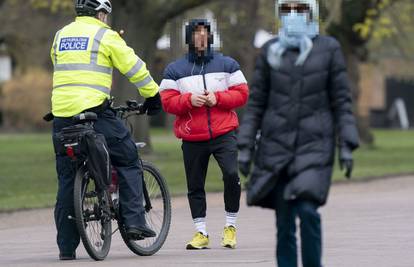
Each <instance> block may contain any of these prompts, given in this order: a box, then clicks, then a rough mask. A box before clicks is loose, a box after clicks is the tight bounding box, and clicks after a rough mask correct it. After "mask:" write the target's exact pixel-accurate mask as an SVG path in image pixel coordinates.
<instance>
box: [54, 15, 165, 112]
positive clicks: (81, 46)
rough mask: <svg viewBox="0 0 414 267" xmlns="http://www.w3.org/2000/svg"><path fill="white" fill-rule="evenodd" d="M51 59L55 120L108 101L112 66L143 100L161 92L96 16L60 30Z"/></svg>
mask: <svg viewBox="0 0 414 267" xmlns="http://www.w3.org/2000/svg"><path fill="white" fill-rule="evenodd" d="M51 57H52V61H53V65H54V73H53V92H52V113H53V115H54V116H56V117H71V116H74V115H76V114H78V113H80V112H82V111H84V110H85V109H89V108H92V107H96V106H99V105H100V104H102V103H103V101H104V100H105V99H107V98H109V97H110V91H111V85H112V70H113V67H115V68H117V69H118V70H119V71H120V72H121V73H122V74H124V75H125V76H127V77H128V79H129V81H130V82H131V83H133V84H134V85H135V86H136V87H137V88H138V89H139V93H140V94H141V95H142V96H143V97H145V98H148V97H152V96H154V95H156V94H157V92H158V90H159V88H158V85H157V84H156V83H155V82H154V80H153V79H152V77H151V75H150V73H149V71H148V70H147V68H146V64H145V63H144V62H143V61H142V60H141V59H140V58H139V57H138V56H137V55H135V53H134V50H133V49H132V48H130V47H128V46H127V44H126V43H125V41H124V40H123V39H122V38H121V36H119V34H118V33H117V32H115V31H113V30H111V29H110V27H109V26H108V25H106V24H105V23H103V22H101V21H100V20H98V19H95V18H93V17H77V18H76V20H75V22H72V23H71V24H69V25H67V26H65V27H64V28H62V29H61V30H60V31H58V32H57V33H56V35H55V39H54V42H53V46H52V49H51Z"/></svg>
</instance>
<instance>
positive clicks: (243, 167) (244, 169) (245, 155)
mask: <svg viewBox="0 0 414 267" xmlns="http://www.w3.org/2000/svg"><path fill="white" fill-rule="evenodd" d="M251 160H252V152H251V151H250V149H247V148H245V149H242V150H240V151H239V154H238V158H237V161H238V163H239V170H240V172H241V174H243V176H244V177H247V176H248V175H249V174H250V164H251Z"/></svg>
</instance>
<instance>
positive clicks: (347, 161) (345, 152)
mask: <svg viewBox="0 0 414 267" xmlns="http://www.w3.org/2000/svg"><path fill="white" fill-rule="evenodd" d="M339 167H340V169H341V171H342V170H343V169H345V177H346V178H348V179H351V175H352V169H353V167H354V161H353V159H352V150H351V149H350V148H349V147H348V146H346V145H343V146H340V147H339Z"/></svg>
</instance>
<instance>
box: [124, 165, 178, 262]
mask: <svg viewBox="0 0 414 267" xmlns="http://www.w3.org/2000/svg"><path fill="white" fill-rule="evenodd" d="M142 167H143V177H144V183H143V185H144V186H145V188H144V195H146V196H144V207H145V211H146V212H145V219H146V222H147V224H148V226H149V227H150V228H151V229H152V230H154V231H155V232H156V233H157V236H156V237H151V238H145V239H143V240H137V241H134V240H130V239H128V238H127V236H126V232H125V228H124V227H123V226H122V225H120V226H119V229H120V233H121V236H122V239H123V240H124V242H125V244H126V245H127V246H128V248H129V249H130V250H131V251H132V252H134V253H135V254H137V255H140V256H151V255H153V254H154V253H156V252H157V251H158V250H159V249H160V248H161V247H162V245H163V244H164V242H165V240H166V239H167V236H168V232H169V230H170V224H171V197H170V193H169V191H168V187H167V183H166V181H165V179H164V177H163V176H162V175H161V173H160V172H159V171H158V169H157V168H156V167H155V166H154V165H152V164H151V163H149V162H146V161H142ZM145 190H146V192H145ZM146 193H147V194H146ZM146 198H147V199H148V202H147V201H146V200H145V199H146Z"/></svg>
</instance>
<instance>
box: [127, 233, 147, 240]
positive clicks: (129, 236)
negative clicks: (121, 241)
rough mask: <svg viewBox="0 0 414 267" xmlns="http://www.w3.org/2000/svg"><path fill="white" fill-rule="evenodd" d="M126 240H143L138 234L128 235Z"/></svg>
mask: <svg viewBox="0 0 414 267" xmlns="http://www.w3.org/2000/svg"><path fill="white" fill-rule="evenodd" d="M128 239H129V240H132V241H139V240H144V239H145V238H144V237H143V236H142V235H139V234H128Z"/></svg>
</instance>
